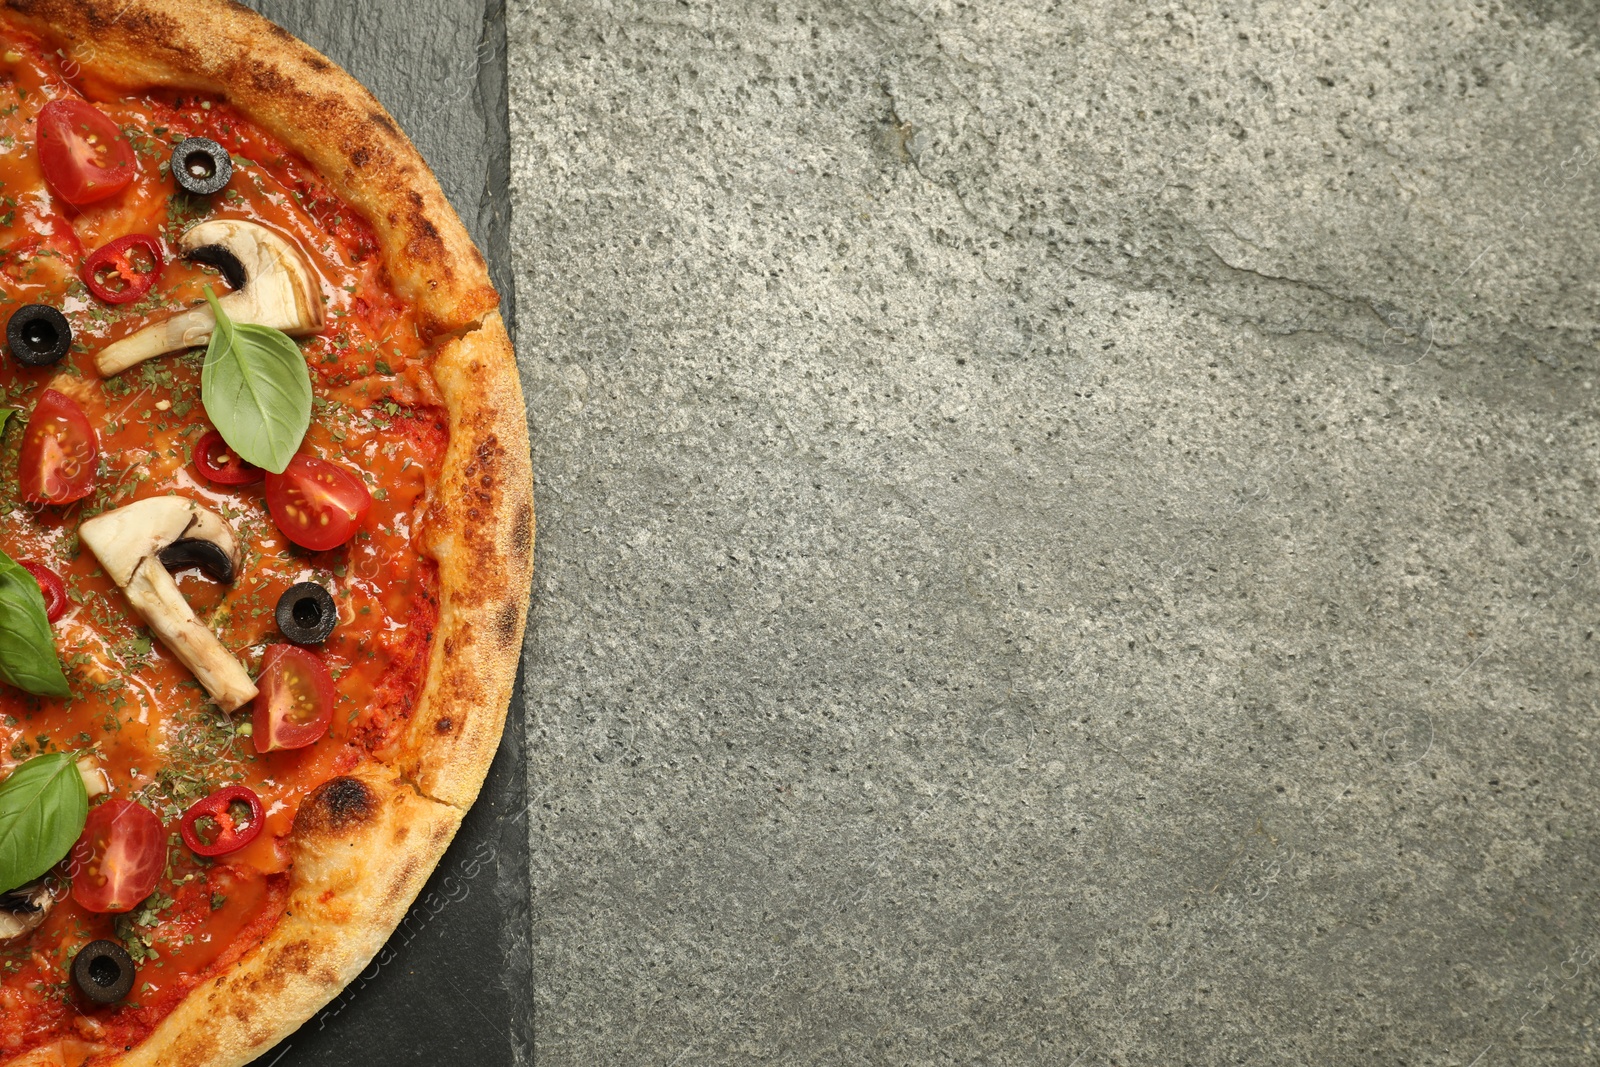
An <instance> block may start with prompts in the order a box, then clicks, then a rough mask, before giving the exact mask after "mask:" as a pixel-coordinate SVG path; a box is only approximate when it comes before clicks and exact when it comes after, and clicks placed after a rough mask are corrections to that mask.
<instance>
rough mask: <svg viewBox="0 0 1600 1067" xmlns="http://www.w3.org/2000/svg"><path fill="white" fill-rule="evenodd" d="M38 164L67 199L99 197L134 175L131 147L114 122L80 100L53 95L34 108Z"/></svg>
mask: <svg viewBox="0 0 1600 1067" xmlns="http://www.w3.org/2000/svg"><path fill="white" fill-rule="evenodd" d="M38 152H39V165H40V167H41V168H42V169H43V170H44V178H45V181H47V182H49V183H50V189H51V191H52V192H54V193H55V194H56V195H57V196H59V197H60V198H61V199H63V200H65V201H66V202H67V203H69V204H73V205H76V206H82V205H84V204H92V203H94V202H95V201H97V200H104V199H105V198H106V197H108V196H113V195H115V194H116V193H119V192H121V191H122V190H123V189H124V188H126V187H127V185H128V183H129V182H131V181H133V175H134V163H133V149H132V148H131V147H130V146H129V145H128V142H127V141H126V140H125V139H124V138H123V136H122V132H121V131H120V130H118V129H117V127H116V124H115V123H113V122H112V121H111V120H110V119H108V118H106V116H105V115H104V114H102V113H101V112H100V111H98V110H97V109H95V108H94V107H92V106H90V105H89V104H86V103H84V102H83V101H82V100H52V101H50V103H48V104H46V105H45V106H44V108H43V109H42V110H41V111H40V112H39V137H38Z"/></svg>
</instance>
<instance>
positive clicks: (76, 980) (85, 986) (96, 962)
mask: <svg viewBox="0 0 1600 1067" xmlns="http://www.w3.org/2000/svg"><path fill="white" fill-rule="evenodd" d="M134 974H135V970H134V966H133V957H132V956H130V955H128V952H127V950H126V949H124V948H123V947H122V946H121V945H119V944H117V943H116V942H115V941H106V940H104V939H102V940H100V941H91V942H89V943H88V944H87V945H84V946H83V947H82V948H80V949H79V950H78V954H77V955H76V956H74V957H73V958H72V984H73V985H75V986H77V987H78V992H80V993H82V994H83V995H84V996H85V997H87V998H89V999H90V1000H92V1001H94V1002H95V1003H96V1004H115V1003H116V1002H117V1001H119V1000H121V999H122V998H123V997H125V996H127V995H128V994H129V993H130V992H132V991H133V978H134Z"/></svg>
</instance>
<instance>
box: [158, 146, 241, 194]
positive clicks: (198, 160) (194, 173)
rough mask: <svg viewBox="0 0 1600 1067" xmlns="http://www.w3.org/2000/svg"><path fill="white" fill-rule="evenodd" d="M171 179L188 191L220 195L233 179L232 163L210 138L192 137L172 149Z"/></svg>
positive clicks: (225, 151) (225, 150) (226, 151)
mask: <svg viewBox="0 0 1600 1067" xmlns="http://www.w3.org/2000/svg"><path fill="white" fill-rule="evenodd" d="M172 176H173V177H174V178H175V179H177V182H178V184H179V185H181V186H182V187H183V188H184V189H185V190H187V191H188V192H191V193H193V194H194V195H196V196H210V195H211V194H212V193H217V192H221V191H222V187H223V186H224V185H227V184H228V179H229V178H231V177H233V160H232V159H229V158H228V150H227V149H226V148H223V147H222V146H221V145H219V144H218V143H217V142H215V141H213V140H212V139H211V138H209V137H191V138H189V139H188V140H186V141H179V142H178V147H176V148H174V149H173V150H172Z"/></svg>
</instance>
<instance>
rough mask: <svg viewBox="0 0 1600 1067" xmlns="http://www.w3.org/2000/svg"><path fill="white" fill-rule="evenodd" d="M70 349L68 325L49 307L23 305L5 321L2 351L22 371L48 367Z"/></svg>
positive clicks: (70, 334)
mask: <svg viewBox="0 0 1600 1067" xmlns="http://www.w3.org/2000/svg"><path fill="white" fill-rule="evenodd" d="M71 347H72V326H71V324H70V323H68V322H67V317H66V316H65V315H63V314H61V312H60V311H59V310H57V309H56V308H53V307H51V306H50V305H49V304H24V305H23V306H22V307H19V308H18V309H17V310H15V311H13V312H12V313H11V318H9V319H7V320H6V348H7V350H8V351H10V353H11V358H12V359H14V360H16V361H17V362H18V363H21V364H22V365H23V366H25V367H48V366H49V365H50V364H52V363H55V362H57V361H58V360H60V359H61V357H62V356H64V355H66V354H67V351H68V349H70V348H71Z"/></svg>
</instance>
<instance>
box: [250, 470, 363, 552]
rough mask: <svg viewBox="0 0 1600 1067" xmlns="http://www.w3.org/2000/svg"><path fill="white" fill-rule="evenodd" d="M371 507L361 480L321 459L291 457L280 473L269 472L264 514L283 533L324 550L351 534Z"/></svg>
mask: <svg viewBox="0 0 1600 1067" xmlns="http://www.w3.org/2000/svg"><path fill="white" fill-rule="evenodd" d="M371 507H372V494H371V493H369V492H367V487H366V486H364V485H362V484H361V479H359V478H357V477H356V476H355V475H353V474H351V473H350V472H349V471H347V470H345V469H344V468H343V467H336V466H334V465H333V464H332V463H329V462H328V461H327V460H325V459H316V458H315V457H312V456H295V457H294V458H293V459H291V460H290V461H289V466H287V467H285V468H284V471H283V473H282V474H273V473H272V472H271V471H268V472H267V510H268V511H270V512H272V521H273V522H275V523H277V524H278V529H280V530H282V531H283V535H284V536H285V537H287V538H288V539H289V540H291V541H293V542H294V543H295V544H297V545H299V546H300V547H302V548H309V549H311V550H312V551H315V552H322V551H325V550H327V549H330V548H337V547H339V546H340V545H342V544H344V543H345V542H346V541H348V540H350V538H352V537H354V536H355V532H356V530H357V529H358V528H359V527H360V526H361V520H362V519H364V518H366V517H367V511H368V509H370V508H371Z"/></svg>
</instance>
